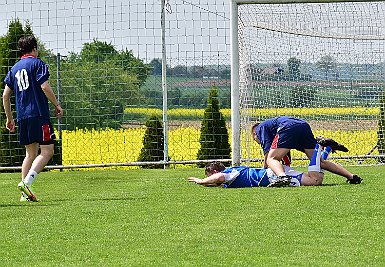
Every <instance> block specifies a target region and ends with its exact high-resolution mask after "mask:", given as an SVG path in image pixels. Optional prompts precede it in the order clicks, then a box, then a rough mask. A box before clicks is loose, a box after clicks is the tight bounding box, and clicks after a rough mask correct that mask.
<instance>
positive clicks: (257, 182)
mask: <svg viewBox="0 0 385 267" xmlns="http://www.w3.org/2000/svg"><path fill="white" fill-rule="evenodd" d="M328 140H331V139H328ZM331 141H333V140H331ZM331 151H332V148H331V147H330V146H327V145H326V146H325V147H324V146H322V145H320V144H316V147H315V149H314V151H313V155H312V157H311V159H310V163H309V166H308V172H299V171H296V170H294V169H293V168H291V167H289V166H284V170H285V174H286V176H288V177H289V178H290V184H289V186H300V185H301V186H316V185H322V182H323V178H324V172H323V170H322V169H321V161H322V160H326V159H327V157H328V156H329V153H330V152H331ZM205 173H206V176H207V178H204V179H199V178H195V177H189V178H188V181H189V182H193V183H196V184H200V185H203V186H222V187H225V188H239V187H257V186H262V187H278V186H287V185H283V184H281V183H274V181H275V180H276V179H278V177H277V176H276V175H275V174H274V172H273V171H272V170H271V169H270V168H268V169H263V168H251V167H246V166H240V167H231V168H226V167H225V166H224V165H223V164H222V163H221V162H218V161H214V162H211V163H210V164H208V165H207V167H206V171H205Z"/></svg>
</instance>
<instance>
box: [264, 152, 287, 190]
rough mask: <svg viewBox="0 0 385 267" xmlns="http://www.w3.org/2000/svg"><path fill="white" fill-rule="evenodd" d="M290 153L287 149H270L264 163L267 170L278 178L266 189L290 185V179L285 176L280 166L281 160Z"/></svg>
mask: <svg viewBox="0 0 385 267" xmlns="http://www.w3.org/2000/svg"><path fill="white" fill-rule="evenodd" d="M289 151H290V149H288V148H273V149H270V151H269V153H268V155H267V158H266V162H267V165H268V166H269V168H270V169H271V170H272V171H273V172H274V173H275V174H276V175H277V176H278V178H277V179H276V180H275V181H274V182H272V183H270V184H269V185H268V187H279V186H286V185H289V184H290V178H289V177H287V176H286V173H285V169H284V168H283V166H282V164H281V160H282V158H283V157H284V156H286V155H287V153H288V152H289Z"/></svg>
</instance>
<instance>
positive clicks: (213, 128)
mask: <svg viewBox="0 0 385 267" xmlns="http://www.w3.org/2000/svg"><path fill="white" fill-rule="evenodd" d="M207 102H208V103H207V108H206V109H205V113H204V118H203V121H202V124H201V135H200V139H199V141H200V144H201V148H200V149H199V151H198V155H197V157H198V159H200V160H205V159H228V158H230V151H231V149H230V144H229V134H228V131H227V128H226V122H225V119H224V116H223V115H222V113H221V112H220V110H219V101H218V90H217V88H216V87H213V88H212V89H211V90H210V93H209V97H208V100H207ZM199 165H200V166H202V165H204V164H199Z"/></svg>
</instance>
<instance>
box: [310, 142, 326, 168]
mask: <svg viewBox="0 0 385 267" xmlns="http://www.w3.org/2000/svg"><path fill="white" fill-rule="evenodd" d="M321 153H322V150H321V149H320V145H319V144H316V146H315V148H314V152H313V155H312V157H311V159H310V163H309V167H308V168H307V170H308V171H309V172H321Z"/></svg>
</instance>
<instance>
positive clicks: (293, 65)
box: [287, 57, 301, 80]
mask: <svg viewBox="0 0 385 267" xmlns="http://www.w3.org/2000/svg"><path fill="white" fill-rule="evenodd" d="M300 66H301V60H299V59H298V58H296V57H292V58H289V59H288V60H287V67H288V72H289V77H290V80H297V79H299V78H300V76H301V70H300Z"/></svg>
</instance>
